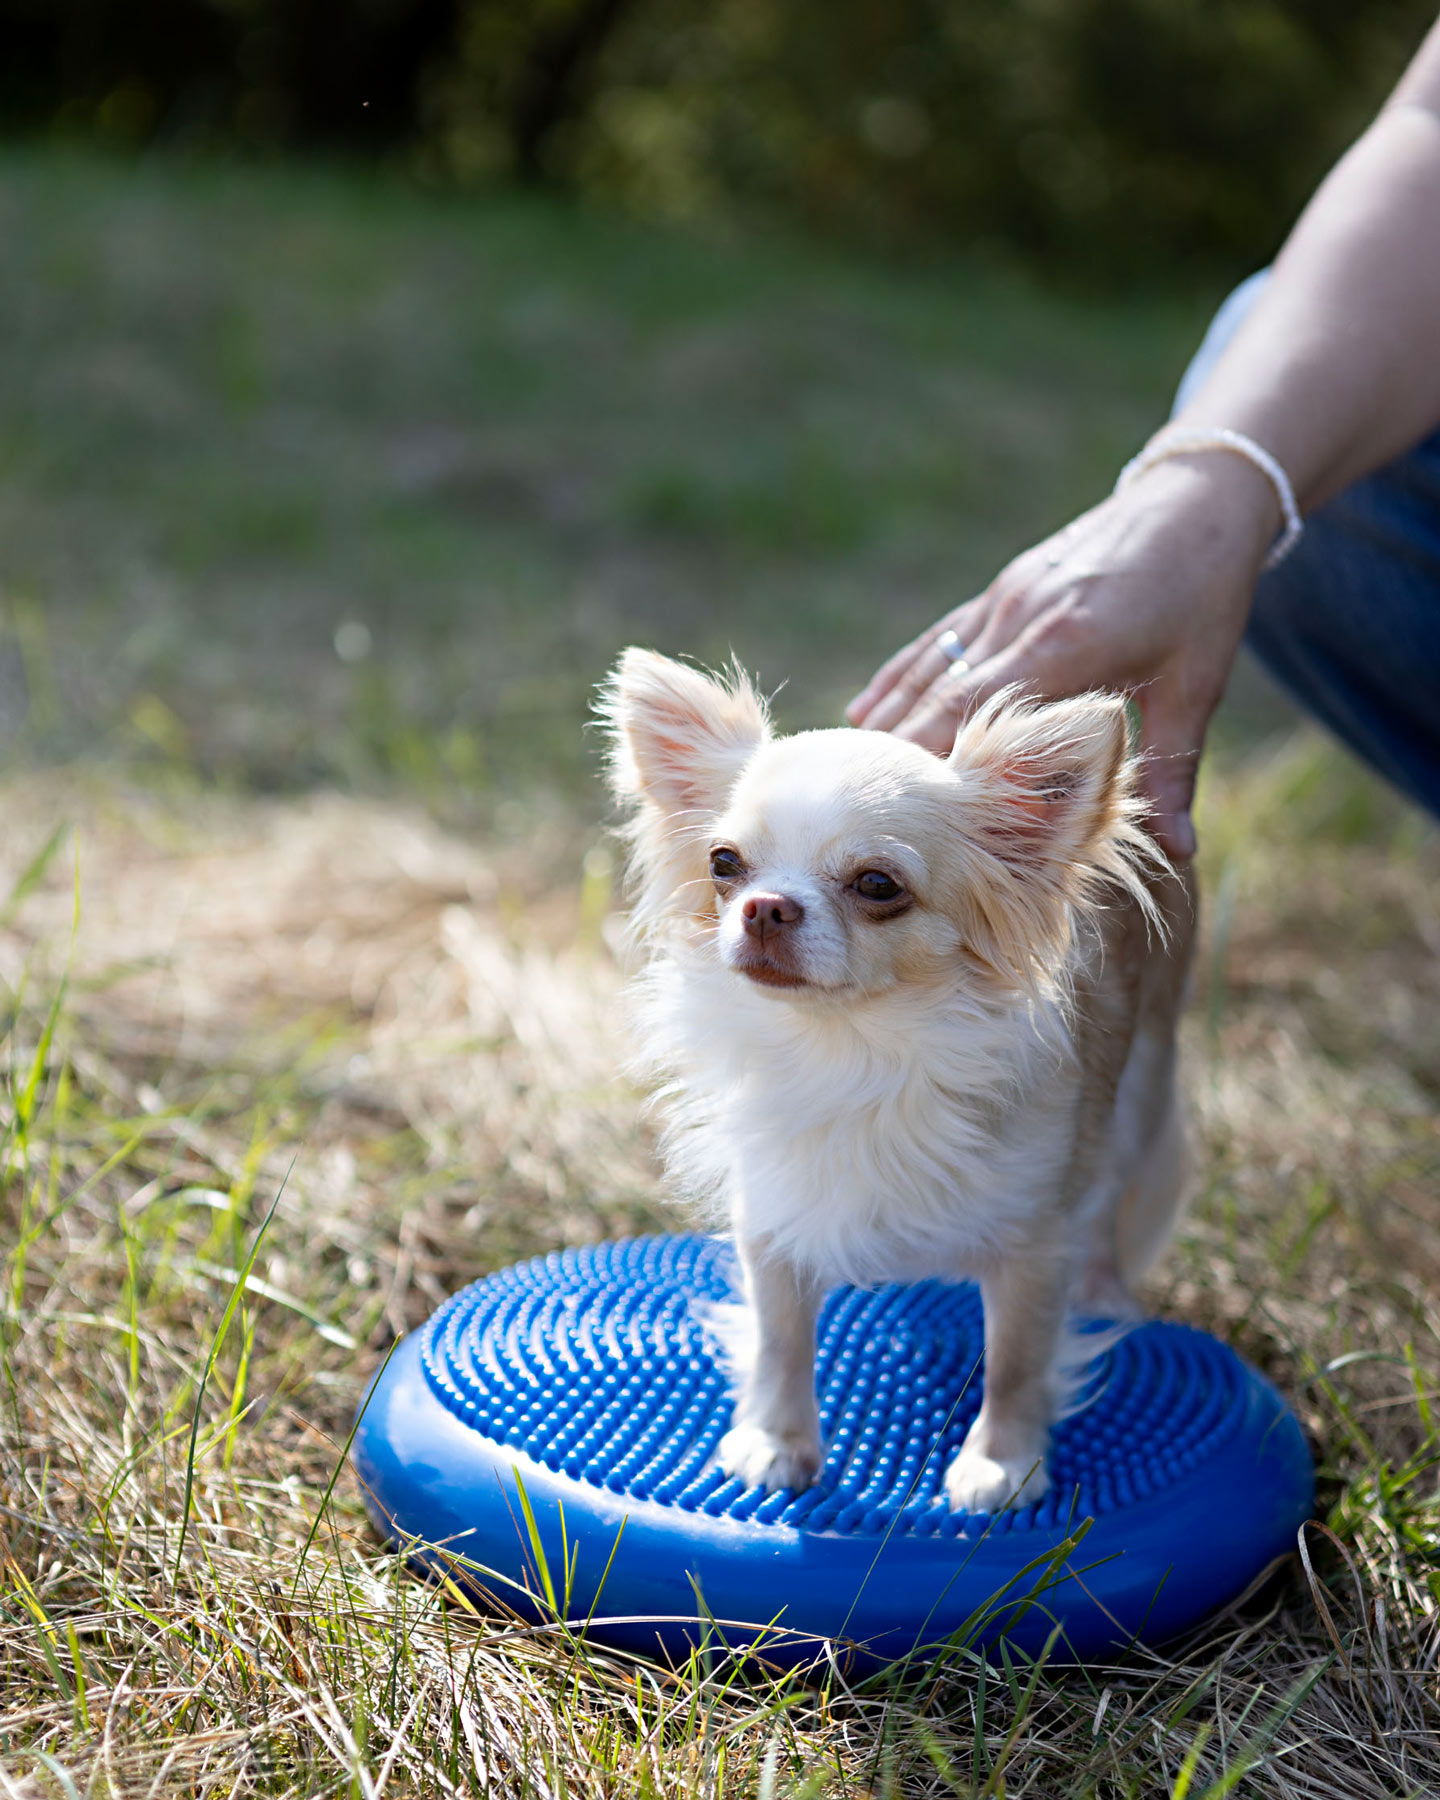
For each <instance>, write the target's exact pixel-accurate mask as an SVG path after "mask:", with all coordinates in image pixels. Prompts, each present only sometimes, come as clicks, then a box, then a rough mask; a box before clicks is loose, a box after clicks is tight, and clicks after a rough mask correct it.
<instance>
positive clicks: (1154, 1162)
mask: <svg viewBox="0 0 1440 1800" xmlns="http://www.w3.org/2000/svg"><path fill="white" fill-rule="evenodd" d="M601 711H602V714H603V716H604V718H605V720H606V722H607V725H608V728H609V731H610V739H611V759H610V777H611V783H612V787H613V789H614V792H615V793H616V795H617V796H618V797H619V799H620V801H621V802H622V804H623V805H624V807H625V808H626V810H627V813H628V833H629V842H630V849H631V873H632V878H633V885H634V911H633V914H632V925H633V930H634V933H635V936H636V939H637V943H638V946H639V948H640V952H641V967H640V970H639V973H638V974H637V976H636V978H635V981H634V984H633V989H634V999H635V1016H636V1024H637V1035H638V1039H639V1042H640V1044H641V1046H642V1058H643V1064H644V1066H645V1068H646V1070H647V1071H648V1072H649V1073H650V1074H651V1075H653V1076H654V1077H656V1078H658V1080H659V1081H660V1082H661V1083H662V1084H663V1085H662V1087H661V1099H662V1104H663V1106H664V1108H665V1110H666V1119H667V1130H666V1137H665V1148H666V1155H667V1161H668V1166H669V1170H670V1174H671V1177H672V1179H673V1180H674V1181H675V1183H676V1184H677V1186H678V1187H679V1188H680V1189H681V1191H682V1192H683V1193H685V1194H686V1195H687V1196H688V1197H689V1198H691V1199H692V1200H693V1201H698V1202H700V1203H702V1204H704V1205H706V1206H707V1207H709V1208H710V1209H712V1213H713V1215H714V1216H716V1217H717V1218H723V1219H725V1220H726V1221H728V1223H729V1225H730V1227H731V1229H732V1230H733V1232H734V1237H735V1242H736V1246H737V1249H738V1252H739V1256H740V1260H741V1263H742V1265H743V1270H744V1284H745V1294H746V1301H747V1306H748V1312H749V1315H750V1326H751V1329H750V1334H749V1335H750V1345H749V1353H748V1355H747V1356H746V1357H745V1358H744V1359H743V1361H742V1364H741V1368H740V1372H739V1375H738V1382H737V1393H736V1398H735V1412H734V1421H733V1425H732V1428H731V1429H730V1431H729V1432H728V1434H727V1435H726V1436H725V1438H724V1439H723V1440H722V1443H721V1446H720V1452H719V1454H720V1461H721V1463H722V1464H723V1466H724V1467H725V1469H726V1470H727V1471H728V1472H729V1473H731V1474H733V1475H736V1476H739V1477H740V1478H741V1479H742V1480H744V1481H746V1482H747V1483H759V1484H762V1485H764V1486H766V1487H769V1488H776V1487H787V1486H794V1487H800V1486H803V1485H805V1484H806V1483H808V1482H810V1481H811V1480H813V1479H814V1477H815V1474H816V1472H817V1470H818V1469H819V1467H820V1463H821V1459H822V1446H821V1442H820V1427H819V1417H818V1412H817V1408H816V1402H815V1379H814V1358H815V1321H816V1314H817V1310H818V1308H819V1305H820V1302H821V1300H822V1298H823V1297H824V1295H825V1293H826V1291H827V1289H829V1288H832V1287H834V1286H836V1285H837V1284H839V1283H842V1282H856V1283H861V1284H865V1285H871V1284H874V1283H878V1282H884V1281H909V1280H916V1279H921V1278H924V1277H940V1278H943V1279H961V1278H967V1279H973V1280H976V1281H978V1282H979V1284H980V1291H981V1296H982V1299H983V1302H984V1309H985V1368H984V1397H983V1402H982V1405H981V1407H980V1412H979V1415H978V1417H977V1418H976V1420H975V1423H974V1425H973V1426H972V1428H971V1430H970V1432H969V1435H968V1436H967V1437H966V1439H965V1442H964V1444H963V1445H962V1446H961V1448H960V1450H959V1452H958V1453H957V1455H956V1456H955V1458H954V1460H953V1462H952V1463H951V1464H950V1467H949V1469H948V1470H947V1471H946V1475H945V1491H946V1494H947V1496H948V1498H949V1501H950V1503H951V1505H952V1506H954V1507H956V1508H960V1509H963V1510H965V1511H967V1512H994V1511H996V1510H997V1509H999V1508H1001V1507H1003V1506H1004V1505H1006V1504H1007V1503H1016V1504H1018V1503H1022V1502H1024V1501H1029V1500H1033V1499H1037V1498H1038V1497H1039V1496H1040V1495H1041V1494H1043V1493H1044V1491H1045V1489H1046V1488H1047V1486H1048V1485H1049V1476H1048V1474H1047V1472H1046V1466H1045V1465H1046V1453H1047V1446H1048V1436H1049V1431H1050V1427H1051V1425H1052V1424H1053V1422H1054V1420H1055V1419H1056V1418H1057V1417H1058V1416H1059V1414H1060V1413H1061V1412H1062V1410H1063V1409H1064V1407H1065V1405H1066V1403H1067V1398H1068V1395H1069V1393H1070V1391H1071V1388H1072V1385H1073V1370H1074V1360H1075V1359H1074V1343H1075V1340H1074V1339H1073V1338H1072V1336H1071V1334H1070V1333H1068V1332H1067V1329H1066V1326H1067V1320H1068V1319H1069V1318H1070V1317H1071V1316H1072V1315H1074V1314H1078V1313H1082V1312H1083V1313H1089V1314H1097V1313H1098V1314H1103V1315H1105V1316H1108V1317H1110V1318H1112V1319H1113V1318H1117V1317H1124V1316H1127V1315H1133V1313H1134V1310H1135V1306H1134V1301H1133V1299H1132V1297H1131V1293H1132V1284H1133V1283H1134V1281H1135V1280H1136V1278H1137V1277H1138V1276H1139V1275H1140V1274H1142V1273H1143V1272H1144V1270H1145V1269H1146V1268H1147V1267H1148V1266H1149V1264H1150V1263H1151V1262H1152V1261H1153V1259H1154V1258H1155V1256H1156V1255H1157V1254H1158V1253H1159V1251H1160V1249H1161V1248H1162V1247H1163V1245H1164V1243H1165V1241H1166V1239H1167V1237H1168V1236H1169V1233H1170V1230H1171V1227H1172V1224H1173V1221H1174V1217H1175V1214H1176V1210H1177V1206H1178V1202H1179V1197H1180V1191H1181V1186H1182V1180H1183V1174H1184V1139H1183V1131H1182V1126H1181V1118H1180V1111H1179V1107H1178V1103H1177V1097H1176V1083H1175V1022H1176V1015H1177V1013H1178V1011H1179V1007H1180V1002H1181V994H1182V989H1183V987H1184V980H1185V970H1186V965H1187V962H1188V959H1189V951H1190V943H1191V938H1192V935H1193V924H1194V895H1193V890H1192V888H1191V885H1190V882H1189V880H1188V878H1186V877H1183V876H1181V875H1179V874H1177V873H1176V872H1175V871H1174V870H1172V869H1170V868H1169V867H1168V866H1167V865H1166V864H1165V863H1164V862H1163V860H1162V859H1161V857H1160V855H1159V853H1158V852H1157V851H1156V850H1155V849H1154V848H1153V847H1152V845H1151V844H1150V841H1149V839H1148V838H1147V836H1146V835H1145V833H1144V831H1143V828H1142V823H1141V802H1140V800H1139V797H1138V792H1137V786H1136V779H1135V777H1136V765H1135V763H1134V761H1133V759H1132V758H1131V756H1130V754H1129V749H1128V737H1127V730H1126V717H1125V704H1124V701H1123V700H1122V699H1120V698H1119V697H1117V696H1115V695H1107V694H1091V695H1086V696H1084V697H1082V698H1080V699H1074V700H1067V701H1063V702H1060V703H1057V704H1051V705H1043V704H1034V703H1028V702H1024V701H1021V700H1019V699H1017V698H1015V697H1014V696H1013V695H1012V696H1004V695H1002V696H1000V697H999V698H997V699H995V700H992V701H990V702H989V703H988V704H987V705H985V706H983V707H982V708H981V709H980V710H979V711H978V712H976V713H975V714H974V715H973V716H972V717H971V718H970V719H969V721H968V722H967V723H966V724H965V725H964V726H963V727H962V728H961V730H960V732H959V735H958V737H957V738H956V741H955V747H954V749H953V751H952V752H951V754H950V756H949V757H948V758H947V759H946V760H944V761H942V760H940V759H939V758H938V757H935V756H932V755H931V754H930V753H929V752H927V751H925V750H922V749H920V748H918V747H917V746H916V745H914V744H909V743H905V742H903V741H901V740H900V739H898V738H894V737H890V736H887V735H885V734H883V733H877V732H862V731H853V730H835V731H808V732H801V733H799V734H797V735H795V736H792V737H777V736H776V735H774V733H773V732H772V730H771V727H770V722H769V718H768V715H767V712H766V708H765V706H764V703H763V702H762V700H761V699H760V697H759V695H758V694H757V693H756V691H755V689H754V687H753V686H752V684H751V683H750V682H749V680H748V679H747V678H746V677H745V676H744V675H743V674H741V673H740V672H739V670H738V669H737V670H735V671H734V672H733V673H731V674H730V675H729V676H728V677H726V678H724V679H718V678H715V677H712V676H709V675H705V674H702V673H700V672H699V671H697V670H695V669H693V668H691V667H688V666H687V665H685V664H682V663H677V662H673V661H671V660H669V659H668V658H666V657H662V656H658V655H655V654H653V653H652V652H649V651H645V650H629V651H627V652H626V653H625V655H624V656H623V658H622V659H621V662H620V664H619V667H618V668H617V670H616V672H615V674H614V676H613V677H612V679H611V681H610V683H609V685H608V687H607V688H606V690H605V693H604V696H603V699H602V702H601Z"/></svg>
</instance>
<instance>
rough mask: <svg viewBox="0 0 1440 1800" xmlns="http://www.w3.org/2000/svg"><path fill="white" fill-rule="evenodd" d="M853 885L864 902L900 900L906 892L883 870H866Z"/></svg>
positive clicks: (857, 877) (856, 878)
mask: <svg viewBox="0 0 1440 1800" xmlns="http://www.w3.org/2000/svg"><path fill="white" fill-rule="evenodd" d="M851 885H852V887H853V888H854V889H855V892H856V893H857V894H858V895H859V896H860V898H861V899H862V900H898V899H899V898H900V896H901V894H902V893H904V891H905V890H904V889H903V888H902V887H901V886H900V883H899V882H898V881H892V880H891V878H890V877H889V876H888V875H887V874H886V873H885V871H884V870H883V869H866V870H865V872H864V873H863V874H861V875H857V876H856V877H855V879H854V881H853V882H852V883H851Z"/></svg>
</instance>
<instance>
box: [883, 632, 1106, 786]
mask: <svg viewBox="0 0 1440 1800" xmlns="http://www.w3.org/2000/svg"><path fill="white" fill-rule="evenodd" d="M1062 638H1064V640H1065V641H1063V642H1062V641H1061V640H1062ZM985 642H986V636H985V634H984V633H982V634H981V637H980V639H979V642H978V643H977V644H976V646H975V654H976V656H977V657H984V660H983V661H980V662H977V663H976V665H975V666H974V667H973V668H969V669H967V670H965V671H964V672H963V673H962V672H961V671H960V670H959V668H958V666H957V668H956V669H955V670H953V671H952V670H946V671H945V673H944V674H942V675H941V676H940V677H939V679H938V680H936V681H934V682H932V683H931V685H930V687H929V688H928V689H927V690H926V691H925V693H924V694H922V695H920V696H919V697H918V699H917V700H916V703H915V705H914V706H913V707H912V708H911V709H910V711H909V712H908V713H907V714H906V715H905V717H904V718H903V719H900V720H897V721H896V723H895V724H894V725H893V726H892V727H891V730H893V731H894V733H895V735H896V737H903V738H908V739H909V740H910V741H911V742H912V743H916V744H924V746H925V747H926V749H928V750H939V751H940V753H941V754H944V753H946V752H948V750H949V748H950V746H951V745H952V744H953V743H954V741H955V733H956V730H957V729H958V728H959V725H960V722H961V720H962V719H965V718H967V717H968V716H969V715H970V713H972V712H973V711H974V710H975V708H976V707H977V706H979V705H981V704H982V703H983V702H984V701H986V700H988V699H989V698H990V696H991V695H992V694H998V693H999V692H1000V690H1001V689H1002V688H1011V687H1013V688H1018V689H1019V690H1020V692H1021V693H1026V694H1037V695H1039V696H1041V697H1042V698H1045V699H1058V698H1059V697H1060V696H1061V695H1062V694H1074V693H1077V692H1080V691H1081V690H1082V689H1084V688H1085V687H1088V686H1089V685H1090V683H1089V682H1088V681H1086V679H1085V677H1084V673H1083V671H1082V670H1081V669H1080V667H1079V666H1078V664H1077V662H1076V659H1075V656H1074V650H1073V646H1070V647H1069V649H1068V650H1067V644H1068V635H1067V634H1063V633H1061V632H1058V631H1056V630H1055V629H1054V627H1053V624H1052V623H1051V622H1050V621H1039V622H1037V626H1036V628H1034V629H1032V630H1030V631H1028V632H1025V633H1022V634H1021V636H1020V637H1018V638H1016V639H1015V641H1014V642H1013V643H1010V644H1007V645H1005V646H1004V647H1003V648H1001V649H999V650H998V651H997V653H996V654H995V655H993V656H985V655H984V646H985ZM942 739H943V740H944V748H943V750H941V749H940V741H941V740H942Z"/></svg>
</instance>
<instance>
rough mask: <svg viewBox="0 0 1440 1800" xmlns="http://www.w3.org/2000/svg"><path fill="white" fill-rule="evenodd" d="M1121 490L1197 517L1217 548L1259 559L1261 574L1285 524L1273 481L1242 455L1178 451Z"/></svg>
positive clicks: (1158, 509)
mask: <svg viewBox="0 0 1440 1800" xmlns="http://www.w3.org/2000/svg"><path fill="white" fill-rule="evenodd" d="M1119 491H1123V493H1124V495H1125V497H1126V498H1128V499H1132V500H1134V501H1136V502H1139V503H1141V504H1143V505H1144V506H1145V508H1146V510H1147V511H1152V512H1155V513H1159V514H1169V515H1171V516H1173V517H1176V518H1177V519H1183V520H1185V521H1187V522H1189V523H1192V524H1193V525H1194V526H1195V527H1196V528H1197V529H1200V530H1201V531H1203V533H1204V535H1205V537H1206V538H1207V539H1208V540H1210V542H1211V543H1213V544H1214V545H1215V547H1216V548H1221V547H1222V546H1223V548H1224V550H1225V551H1226V552H1227V553H1228V554H1229V555H1231V556H1233V557H1234V558H1235V559H1236V560H1237V561H1240V562H1243V563H1245V564H1247V565H1253V568H1254V572H1255V573H1256V574H1257V575H1258V574H1259V573H1260V571H1261V569H1262V568H1263V567H1264V565H1265V562H1266V559H1267V557H1268V556H1269V555H1270V552H1271V549H1272V547H1273V546H1274V544H1275V543H1276V541H1277V538H1278V536H1279V534H1280V533H1281V531H1282V530H1283V528H1284V525H1285V518H1284V514H1283V512H1282V510H1281V506H1280V502H1279V500H1278V498H1277V496H1276V493H1275V489H1274V487H1273V485H1272V484H1271V482H1270V481H1269V480H1268V479H1267V478H1266V476H1265V475H1264V474H1262V472H1261V471H1260V470H1259V469H1258V468H1256V467H1255V466H1254V465H1253V464H1251V463H1249V462H1247V461H1245V460H1244V459H1243V458H1241V457H1239V456H1234V455H1228V454H1218V453H1216V452H1213V451H1206V450H1196V451H1176V452H1175V453H1174V454H1173V455H1168V456H1166V457H1165V458H1164V459H1163V460H1161V461H1157V462H1154V463H1152V464H1151V465H1150V466H1149V467H1148V468H1145V469H1143V470H1142V471H1139V472H1137V474H1136V475H1135V476H1134V477H1133V478H1132V479H1131V480H1130V481H1129V482H1128V483H1127V484H1126V485H1125V487H1124V489H1123V490H1117V492H1119Z"/></svg>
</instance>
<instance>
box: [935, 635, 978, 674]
mask: <svg viewBox="0 0 1440 1800" xmlns="http://www.w3.org/2000/svg"><path fill="white" fill-rule="evenodd" d="M935 648H936V649H937V650H938V651H939V652H940V654H941V655H942V656H943V657H944V658H945V660H946V661H947V662H952V663H954V664H955V665H956V666H957V667H958V666H959V665H960V664H961V663H965V667H966V668H967V669H968V668H969V667H970V665H969V663H967V662H965V646H964V644H962V643H961V642H960V633H959V632H958V631H942V632H941V633H940V635H939V637H937V638H936V640H935Z"/></svg>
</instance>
